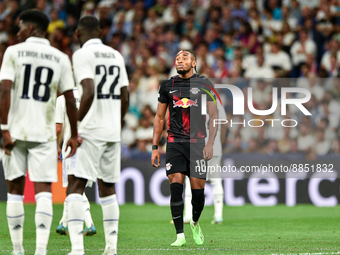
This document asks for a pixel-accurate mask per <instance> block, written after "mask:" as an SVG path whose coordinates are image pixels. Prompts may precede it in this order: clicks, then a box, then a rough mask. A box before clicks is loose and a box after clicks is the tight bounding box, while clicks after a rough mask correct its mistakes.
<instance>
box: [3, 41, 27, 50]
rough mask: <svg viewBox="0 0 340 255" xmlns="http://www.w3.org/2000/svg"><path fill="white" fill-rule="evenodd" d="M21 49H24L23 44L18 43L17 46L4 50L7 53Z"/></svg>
mask: <svg viewBox="0 0 340 255" xmlns="http://www.w3.org/2000/svg"><path fill="white" fill-rule="evenodd" d="M23 47H24V43H18V44H15V45H11V46H8V47H7V48H6V51H7V52H10V51H18V50H21V49H22V48H23Z"/></svg>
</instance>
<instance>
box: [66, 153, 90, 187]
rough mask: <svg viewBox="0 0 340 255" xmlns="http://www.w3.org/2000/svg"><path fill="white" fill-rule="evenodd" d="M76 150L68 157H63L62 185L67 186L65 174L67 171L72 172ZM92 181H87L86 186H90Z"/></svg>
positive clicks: (74, 165) (75, 159)
mask: <svg viewBox="0 0 340 255" xmlns="http://www.w3.org/2000/svg"><path fill="white" fill-rule="evenodd" d="M76 161H77V152H76V154H74V155H73V156H72V157H70V158H63V187H64V188H65V187H67V186H68V180H67V175H68V173H74V170H75V168H76ZM92 184H93V182H92V181H87V183H86V187H92Z"/></svg>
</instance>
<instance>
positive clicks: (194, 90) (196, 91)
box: [190, 88, 200, 95]
mask: <svg viewBox="0 0 340 255" xmlns="http://www.w3.org/2000/svg"><path fill="white" fill-rule="evenodd" d="M199 91H200V90H199V89H198V88H192V89H190V92H191V93H192V94H194V95H196V94H197V93H198V92H199Z"/></svg>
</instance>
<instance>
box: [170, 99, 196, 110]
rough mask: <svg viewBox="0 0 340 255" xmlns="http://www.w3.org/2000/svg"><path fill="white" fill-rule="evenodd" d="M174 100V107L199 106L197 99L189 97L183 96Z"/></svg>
mask: <svg viewBox="0 0 340 255" xmlns="http://www.w3.org/2000/svg"><path fill="white" fill-rule="evenodd" d="M173 101H174V102H173V103H174V108H175V107H182V108H188V107H190V106H198V105H197V99H196V100H195V101H193V100H191V99H188V98H182V99H181V100H178V101H175V100H173Z"/></svg>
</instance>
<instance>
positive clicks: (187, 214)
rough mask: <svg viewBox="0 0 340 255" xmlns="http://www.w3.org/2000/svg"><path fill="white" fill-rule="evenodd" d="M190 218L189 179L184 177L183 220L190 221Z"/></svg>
mask: <svg viewBox="0 0 340 255" xmlns="http://www.w3.org/2000/svg"><path fill="white" fill-rule="evenodd" d="M191 218H192V205H191V186H190V179H189V178H188V177H185V189H184V220H190V219H191Z"/></svg>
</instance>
